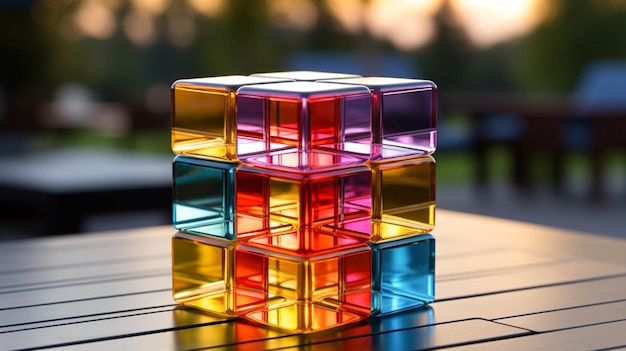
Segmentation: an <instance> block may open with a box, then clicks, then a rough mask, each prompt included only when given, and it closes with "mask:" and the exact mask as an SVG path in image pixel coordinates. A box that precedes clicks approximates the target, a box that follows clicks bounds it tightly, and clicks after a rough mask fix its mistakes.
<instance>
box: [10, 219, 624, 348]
mask: <svg viewBox="0 0 626 351" xmlns="http://www.w3.org/2000/svg"><path fill="white" fill-rule="evenodd" d="M437 221H438V222H437V228H436V230H435V232H434V235H435V237H436V239H437V261H436V262H437V268H436V271H437V273H436V274H437V286H436V296H437V300H436V301H435V302H434V303H432V304H431V305H430V306H428V307H427V308H423V309H418V310H414V311H411V312H407V313H402V314H397V315H393V316H390V317H387V318H381V319H375V320H371V321H366V322H362V323H359V324H355V325H352V326H348V327H345V328H342V329H336V330H330V331H326V332H321V333H318V334H312V335H288V334H284V333H281V332H278V331H275V330H270V329H266V328H263V327H259V326H256V325H252V324H248V323H246V322H243V321H226V320H222V319H219V318H215V317H211V316H208V315H205V314H202V313H199V312H196V311H193V310H190V309H187V308H182V307H180V306H177V305H176V304H175V303H174V302H173V300H172V298H171V290H170V289H171V288H170V287H171V272H170V269H171V263H170V238H171V236H172V234H174V232H175V231H174V229H173V228H172V227H170V226H161V227H150V228H143V229H139V230H127V231H119V232H107V233H101V234H83V235H69V236H58V237H51V238H45V239H30V240H23V241H14V242H5V243H2V244H1V245H0V296H1V298H0V323H1V325H0V349H3V350H13V349H39V348H55V347H62V348H64V349H68V350H142V349H149V350H177V349H181V350H187V349H205V348H210V349H211V350H213V349H218V350H223V349H236V350H261V349H263V350H264V349H286V350H295V349H299V348H303V349H306V350H329V349H332V350H359V351H365V350H380V349H386V350H394V351H401V350H415V349H433V348H450V349H454V350H538V349H547V350H555V349H562V350H589V349H606V348H613V347H622V348H626V240H620V239H615V238H609V237H603V236H601V235H592V234H583V233H576V232H570V231H565V230H559V229H554V228H549V227H543V226H537V225H531V224H526V223H521V222H514V221H509V220H502V219H495V218H490V217H482V216H476V215H469V214H464V213H459V212H451V211H445V210H438V212H437Z"/></svg>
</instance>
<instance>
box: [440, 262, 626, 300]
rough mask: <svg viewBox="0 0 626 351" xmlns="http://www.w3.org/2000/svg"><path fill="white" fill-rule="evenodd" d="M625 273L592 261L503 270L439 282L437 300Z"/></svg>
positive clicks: (616, 268) (625, 267)
mask: <svg viewBox="0 0 626 351" xmlns="http://www.w3.org/2000/svg"><path fill="white" fill-rule="evenodd" d="M622 274H626V266H618V265H613V264H605V263H597V262H593V261H586V260H579V261H565V262H557V263H554V264H550V265H539V266H530V267H524V268H523V269H518V270H508V271H500V272H497V274H495V273H494V274H492V275H488V276H479V277H469V278H461V279H455V280H447V281H438V282H436V286H435V290H436V295H435V296H436V299H437V300H448V299H458V298H462V297H468V296H476V295H483V294H493V293H496V292H503V291H510V290H519V289H528V288H533V287H540V286H546V285H554V284H563V283H568V282H576V281H582V280H587V279H597V278H601V277H611V276H617V275H622Z"/></svg>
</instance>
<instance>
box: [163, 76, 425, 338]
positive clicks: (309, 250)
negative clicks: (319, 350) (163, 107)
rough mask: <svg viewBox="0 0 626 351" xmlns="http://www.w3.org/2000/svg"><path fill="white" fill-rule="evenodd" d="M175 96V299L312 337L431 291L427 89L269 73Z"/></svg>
mask: <svg viewBox="0 0 626 351" xmlns="http://www.w3.org/2000/svg"><path fill="white" fill-rule="evenodd" d="M172 100H173V104H172V117H173V124H172V149H173V151H174V153H175V154H177V156H176V157H175V158H174V162H173V206H172V208H173V211H172V212H173V224H174V227H175V228H176V229H177V230H179V232H177V233H176V234H175V235H174V237H173V238H172V260H173V261H172V277H173V295H174V299H175V300H176V301H177V302H178V303H181V304H184V305H186V306H189V307H193V308H196V309H199V310H202V311H207V312H209V313H211V314H213V315H216V316H219V317H222V318H223V317H226V318H231V317H235V316H236V317H239V318H243V319H245V320H247V321H251V322H254V323H260V324H263V325H266V326H269V327H273V328H276V329H278V330H283V331H287V332H294V333H311V332H316V331H320V330H326V329H329V328H335V327H339V326H345V325H348V324H352V323H355V322H358V321H362V320H364V319H366V318H368V317H376V316H385V315H388V314H392V313H396V312H400V311H405V310H408V309H412V308H416V307H419V306H422V305H424V304H427V303H429V302H432V301H433V300H434V258H435V245H434V238H433V236H432V235H430V234H428V233H429V232H431V231H432V230H433V228H434V225H435V186H436V184H435V160H434V158H433V157H432V156H429V154H431V153H432V152H434V151H435V147H436V113H437V110H436V104H437V90H436V87H435V85H434V84H433V83H432V82H430V81H423V80H413V79H398V78H382V77H366V78H363V77H359V76H356V75H349V74H341V73H330V72H313V71H292V72H274V73H263V74H255V75H252V76H226V77H214V78H204V79H191V80H180V81H177V82H175V83H174V84H173V86H172Z"/></svg>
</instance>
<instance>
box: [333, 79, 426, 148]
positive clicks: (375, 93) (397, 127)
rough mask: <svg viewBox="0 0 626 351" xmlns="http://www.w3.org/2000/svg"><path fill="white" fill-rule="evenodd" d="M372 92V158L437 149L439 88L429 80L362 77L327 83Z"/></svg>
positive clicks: (334, 80)
mask: <svg viewBox="0 0 626 351" xmlns="http://www.w3.org/2000/svg"><path fill="white" fill-rule="evenodd" d="M326 81H327V82H333V83H343V84H351V85H352V84H361V85H364V86H367V87H368V88H369V89H370V90H371V92H372V139H373V148H372V158H373V159H381V158H382V159H388V158H396V157H406V156H416V155H427V154H432V153H434V152H435V149H436V147H437V86H436V85H435V84H434V83H433V82H431V81H429V80H420V79H406V78H388V77H362V78H346V79H333V80H326Z"/></svg>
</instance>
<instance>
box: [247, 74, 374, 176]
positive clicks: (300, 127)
mask: <svg viewBox="0 0 626 351" xmlns="http://www.w3.org/2000/svg"><path fill="white" fill-rule="evenodd" d="M370 116H371V98H370V91H369V89H368V88H366V87H364V86H358V85H348V84H333V83H313V82H286V83H275V84H274V83H272V84H262V85H249V86H243V87H241V88H239V90H238V91H237V132H238V133H239V135H240V136H243V137H246V138H249V139H252V140H257V141H262V142H263V143H266V144H268V145H282V146H285V147H287V149H282V148H281V149H282V151H278V152H269V153H267V152H260V153H259V154H260V157H255V156H253V155H249V156H247V157H246V159H245V160H243V159H242V160H243V161H244V162H250V163H257V164H261V165H264V164H265V163H267V161H268V160H267V157H270V158H272V157H274V155H281V157H286V158H289V159H290V161H289V162H283V163H282V166H287V165H289V167H287V168H297V169H299V170H300V171H307V170H310V169H312V168H315V167H316V166H319V164H316V160H317V161H319V160H320V158H321V159H323V160H322V162H323V163H324V167H333V166H345V165H350V164H356V163H363V162H365V161H367V159H369V152H370V150H369V145H370V143H371V123H370V120H371V117H370ZM269 149H270V148H266V149H265V150H264V151H266V150H269ZM274 149H277V148H276V147H275V148H274ZM284 155H287V156H284ZM316 155H320V156H316ZM326 156H328V157H326ZM292 166H293V167H292Z"/></svg>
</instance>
